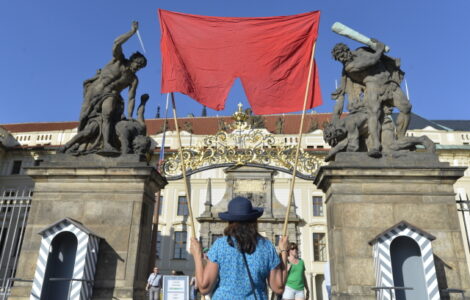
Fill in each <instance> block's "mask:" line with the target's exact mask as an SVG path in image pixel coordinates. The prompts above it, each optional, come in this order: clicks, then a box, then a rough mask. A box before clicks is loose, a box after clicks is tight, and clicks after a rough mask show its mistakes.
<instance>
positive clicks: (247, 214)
mask: <svg viewBox="0 0 470 300" xmlns="http://www.w3.org/2000/svg"><path fill="white" fill-rule="evenodd" d="M263 212H264V209H263V208H262V207H253V205H252V204H251V201H250V200H248V199H246V198H245V197H240V196H238V197H235V198H233V199H232V200H230V202H229V203H228V211H226V212H221V213H219V218H221V219H222V220H224V221H239V222H240V221H253V220H256V219H258V218H259V217H261V215H262V214H263Z"/></svg>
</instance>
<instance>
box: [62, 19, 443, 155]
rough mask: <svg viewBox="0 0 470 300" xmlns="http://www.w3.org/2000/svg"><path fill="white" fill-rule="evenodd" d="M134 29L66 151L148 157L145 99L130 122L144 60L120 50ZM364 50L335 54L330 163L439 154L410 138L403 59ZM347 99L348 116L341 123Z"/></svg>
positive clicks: (371, 45)
mask: <svg viewBox="0 0 470 300" xmlns="http://www.w3.org/2000/svg"><path fill="white" fill-rule="evenodd" d="M341 25H342V24H341ZM342 26H344V25H342ZM137 29H138V23H137V22H135V21H134V22H133V23H132V25H131V30H130V31H129V32H127V33H124V34H123V35H121V36H119V37H117V38H116V40H115V41H114V44H113V49H112V54H113V57H112V59H111V61H110V62H109V63H108V64H107V65H105V66H104V67H103V68H102V69H99V70H98V71H97V72H96V74H95V76H94V77H92V78H90V79H87V80H85V81H84V83H83V90H84V91H83V98H84V99H83V104H82V107H81V111H80V120H79V126H78V132H77V134H76V135H75V136H74V137H73V138H72V139H71V140H70V141H69V142H68V143H66V144H65V145H64V146H63V147H62V148H61V151H62V152H64V153H70V154H74V155H83V154H89V153H98V154H101V155H107V156H119V155H126V154H146V153H148V152H149V150H150V146H151V140H150V138H149V137H148V136H147V132H146V126H145V119H144V111H145V104H146V102H147V101H148V99H149V95H148V94H143V95H142V96H141V102H140V105H139V107H138V109H137V119H134V118H133V112H134V106H135V97H136V90H137V85H138V78H137V76H136V72H137V71H139V70H140V69H142V68H144V67H145V66H146V64H147V60H146V58H145V57H144V56H143V55H142V54H141V53H139V52H136V53H134V54H132V55H131V56H130V57H129V58H126V57H125V56H124V54H123V51H122V45H123V44H124V43H125V42H126V41H127V40H128V39H129V38H130V37H132V36H133V35H134V34H135V33H136V32H137ZM340 34H341V33H340ZM349 37H351V36H349ZM352 38H353V39H354V37H352ZM357 40H358V39H357ZM367 45H368V46H365V47H360V48H358V49H356V50H354V51H353V50H350V49H349V47H348V46H346V45H345V44H343V43H338V44H336V45H335V46H334V48H333V50H332V55H333V58H334V59H335V60H337V61H339V62H340V63H341V64H342V65H343V70H342V76H341V84H340V85H339V87H338V88H337V89H336V90H335V91H334V92H333V93H332V94H331V96H332V98H333V99H334V100H336V105H335V107H334V111H333V114H332V119H331V122H330V123H328V124H327V125H326V126H325V128H324V133H323V134H324V139H325V141H326V142H327V143H328V144H329V145H330V146H331V147H332V148H331V150H330V151H329V153H328V155H327V156H326V158H325V161H330V160H334V158H335V156H336V154H337V153H338V152H343V151H345V152H367V154H368V155H369V156H371V157H375V158H378V157H381V156H383V155H392V156H394V157H398V156H400V155H406V152H407V151H409V150H414V149H415V148H416V146H417V145H421V146H423V147H424V149H425V150H426V151H428V152H435V145H434V144H433V142H432V141H431V140H430V139H429V138H428V137H426V136H421V137H411V136H406V130H407V128H408V125H409V122H410V113H411V104H410V101H409V99H408V97H407V96H406V95H405V93H404V92H403V90H402V89H401V83H402V80H403V77H404V72H403V71H402V70H401V68H400V60H399V59H396V58H392V57H390V56H388V55H386V54H385V52H386V50H387V47H386V46H385V45H384V44H383V43H382V42H380V41H378V40H376V39H368V41H367ZM124 89H128V104H127V108H128V109H127V117H126V116H125V114H124V100H123V98H122V97H121V91H123V90H124ZM346 97H347V100H348V105H347V109H348V114H347V115H346V116H343V117H342V114H343V110H344V106H345V98H346ZM394 108H396V109H398V111H399V113H398V116H397V118H396V123H395V122H394V121H393V119H392V117H391V115H392V112H393V110H394Z"/></svg>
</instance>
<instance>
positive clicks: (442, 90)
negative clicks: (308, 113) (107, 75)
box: [0, 0, 470, 124]
mask: <svg viewBox="0 0 470 300" xmlns="http://www.w3.org/2000/svg"><path fill="white" fill-rule="evenodd" d="M158 8H163V9H168V10H174V11H180V12H185V13H191V14H201V15H212V16H227V17H228V16H230V17H235V16H239V17H258V16H275V15H291V14H297V13H302V12H306V11H312V10H321V11H322V15H321V21H320V32H319V39H318V43H317V47H316V60H317V63H318V66H319V70H320V82H321V86H322V94H323V100H324V104H323V105H322V106H320V107H318V108H316V109H315V110H316V111H317V112H331V110H332V106H333V101H332V100H330V97H329V95H330V93H331V92H332V91H333V90H334V86H335V80H336V79H339V77H340V73H341V65H340V64H339V63H338V62H335V61H334V60H333V59H332V58H331V55H330V51H331V48H332V47H333V46H334V44H336V43H337V42H344V43H347V44H348V45H349V46H350V47H359V46H361V45H360V44H358V43H357V42H353V41H350V40H348V39H346V38H344V37H341V36H339V35H337V34H335V33H333V32H332V31H331V29H330V28H331V25H332V24H333V23H334V22H335V21H339V22H342V23H344V24H346V25H348V26H350V27H352V28H354V29H356V30H357V31H359V32H361V33H363V34H365V35H367V36H370V37H376V38H378V39H379V40H381V41H383V42H384V43H386V44H387V45H389V46H390V47H391V52H390V53H389V54H390V55H391V56H394V57H400V58H401V60H402V69H403V70H404V71H405V73H406V76H405V78H406V79H407V82H408V86H409V92H410V98H411V102H412V104H413V111H414V112H415V113H417V114H419V115H421V116H423V117H426V118H430V119H470V115H469V111H470V109H469V108H470V97H469V96H468V93H464V91H466V88H467V87H468V86H469V82H470V74H469V72H468V71H469V70H470V60H469V59H468V56H469V49H470V34H469V31H468V30H469V28H470V17H469V12H470V1H468V0H449V1H437V0H411V1H410V0H395V1H382V0H355V1H350V0H342V1H340V0H318V1H303V0H291V1H285V0H283V1H280V0H250V1H247V0H237V1H223V0H198V1H196V0H186V1H184V0H171V1H165V2H163V1H150V0H149V1H121V0H81V1H64V0H54V1H52V0H41V1H38V0H4V1H1V3H0V37H1V41H2V42H1V43H0V57H1V59H0V66H1V72H0V79H1V80H0V88H1V94H0V99H1V100H0V101H1V103H2V105H1V110H0V124H7V123H24V122H50V121H75V120H78V115H79V111H80V106H81V103H82V82H83V81H84V80H85V79H87V78H90V77H92V76H93V75H94V74H95V72H96V70H97V69H99V68H101V67H102V66H104V65H105V64H106V63H107V62H108V61H109V60H110V59H111V47H112V42H113V40H114V38H116V37H117V36H118V35H120V34H122V33H124V32H127V31H128V30H129V29H130V24H131V21H132V20H137V21H139V22H140V33H141V35H142V39H143V41H144V44H145V48H146V56H147V58H148V60H149V63H148V65H147V67H146V68H145V69H143V70H141V71H139V73H138V76H139V80H140V84H139V88H138V91H137V92H138V95H140V94H142V93H149V94H150V96H151V98H150V100H149V102H148V103H147V107H146V117H147V118H152V117H154V116H155V114H156V110H157V106H158V105H160V106H162V107H164V101H165V95H161V94H160V81H161V61H160V48H159V41H160V29H159V24H158V18H157V13H156V11H157V9H158ZM136 50H138V51H141V52H142V49H141V47H140V44H139V41H138V39H137V37H134V38H132V39H131V40H129V41H128V42H127V43H126V44H125V46H124V51H125V53H126V55H127V56H129V55H130V54H132V53H133V52H134V51H136ZM123 97H124V99H127V95H126V93H125V92H123ZM176 100H177V108H178V116H187V115H188V114H189V113H193V114H194V115H196V116H198V115H200V114H201V111H202V107H201V105H199V104H198V103H197V102H195V101H193V100H191V99H189V98H187V97H185V96H183V95H181V94H176ZM238 102H242V103H244V106H245V107H246V106H247V105H248V104H247V100H246V97H245V94H244V92H243V88H242V86H241V84H240V82H239V81H237V82H236V83H235V85H234V86H233V87H232V90H231V92H230V94H229V97H228V99H227V102H226V109H225V110H224V111H219V112H217V111H214V110H208V114H209V115H216V114H218V115H229V114H232V113H233V112H234V110H235V109H236V105H237V103H238Z"/></svg>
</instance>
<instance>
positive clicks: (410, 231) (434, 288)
mask: <svg viewBox="0 0 470 300" xmlns="http://www.w3.org/2000/svg"><path fill="white" fill-rule="evenodd" d="M399 236H407V237H410V238H412V239H413V240H414V241H416V243H417V244H418V245H419V248H420V250H421V258H422V260H423V267H424V276H425V279H426V288H427V292H428V300H439V299H440V295H439V288H438V285H437V277H436V269H435V266H434V255H433V252H432V246H431V240H432V239H434V237H433V236H432V235H430V234H428V233H426V232H423V231H422V230H420V229H418V228H416V227H414V226H412V225H411V224H409V223H407V222H400V223H399V224H397V225H395V226H394V227H392V228H390V229H388V230H386V231H385V232H383V233H382V234H380V235H379V236H378V237H377V238H375V239H374V240H373V246H374V247H373V251H374V262H375V270H376V280H377V286H394V283H393V271H392V260H391V255H390V245H391V243H392V241H393V240H394V239H395V238H397V237H399ZM371 242H372V241H371ZM394 294H395V293H393V298H392V299H394V298H395V295H394ZM377 299H380V300H392V299H391V298H390V295H389V293H388V292H385V291H383V290H380V291H379V292H378V297H377Z"/></svg>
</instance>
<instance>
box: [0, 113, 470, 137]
mask: <svg viewBox="0 0 470 300" xmlns="http://www.w3.org/2000/svg"><path fill="white" fill-rule="evenodd" d="M346 115H347V113H343V117H345V116H346ZM397 115H398V114H397V113H394V114H392V118H393V119H394V120H396V118H397ZM301 116H302V115H301V114H277V115H260V116H257V117H260V118H261V120H262V121H263V123H264V127H265V128H266V129H267V130H268V131H269V132H271V133H276V131H277V129H278V123H279V120H282V121H283V124H282V134H298V133H299V126H300V119H301ZM331 116H332V114H331V113H313V114H312V113H307V114H306V115H305V120H304V127H303V133H308V132H311V131H313V129H314V128H315V129H317V128H318V129H323V128H324V125H325V123H326V122H330V121H331ZM164 122H165V119H163V118H159V119H147V120H145V123H146V125H147V132H148V134H149V135H155V134H159V133H161V132H163V124H164ZM178 122H179V126H180V129H181V130H186V131H190V132H191V133H193V134H198V135H211V134H215V133H217V131H219V127H220V123H222V122H224V123H225V124H231V123H233V122H234V120H233V119H232V116H211V117H184V118H178ZM0 126H2V127H3V128H5V129H6V130H8V131H9V132H11V133H21V132H35V131H39V132H40V131H59V130H71V129H74V128H77V126H78V122H49V123H48V122H42V123H20V124H4V125H0ZM426 127H433V128H436V129H437V130H446V131H449V130H459V131H460V130H462V131H470V120H428V119H425V118H423V117H421V116H419V115H417V114H414V113H411V119H410V124H409V128H408V129H409V130H415V129H418V130H419V129H424V128H426ZM167 130H168V131H174V130H175V123H174V121H173V119H172V118H168V120H167Z"/></svg>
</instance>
